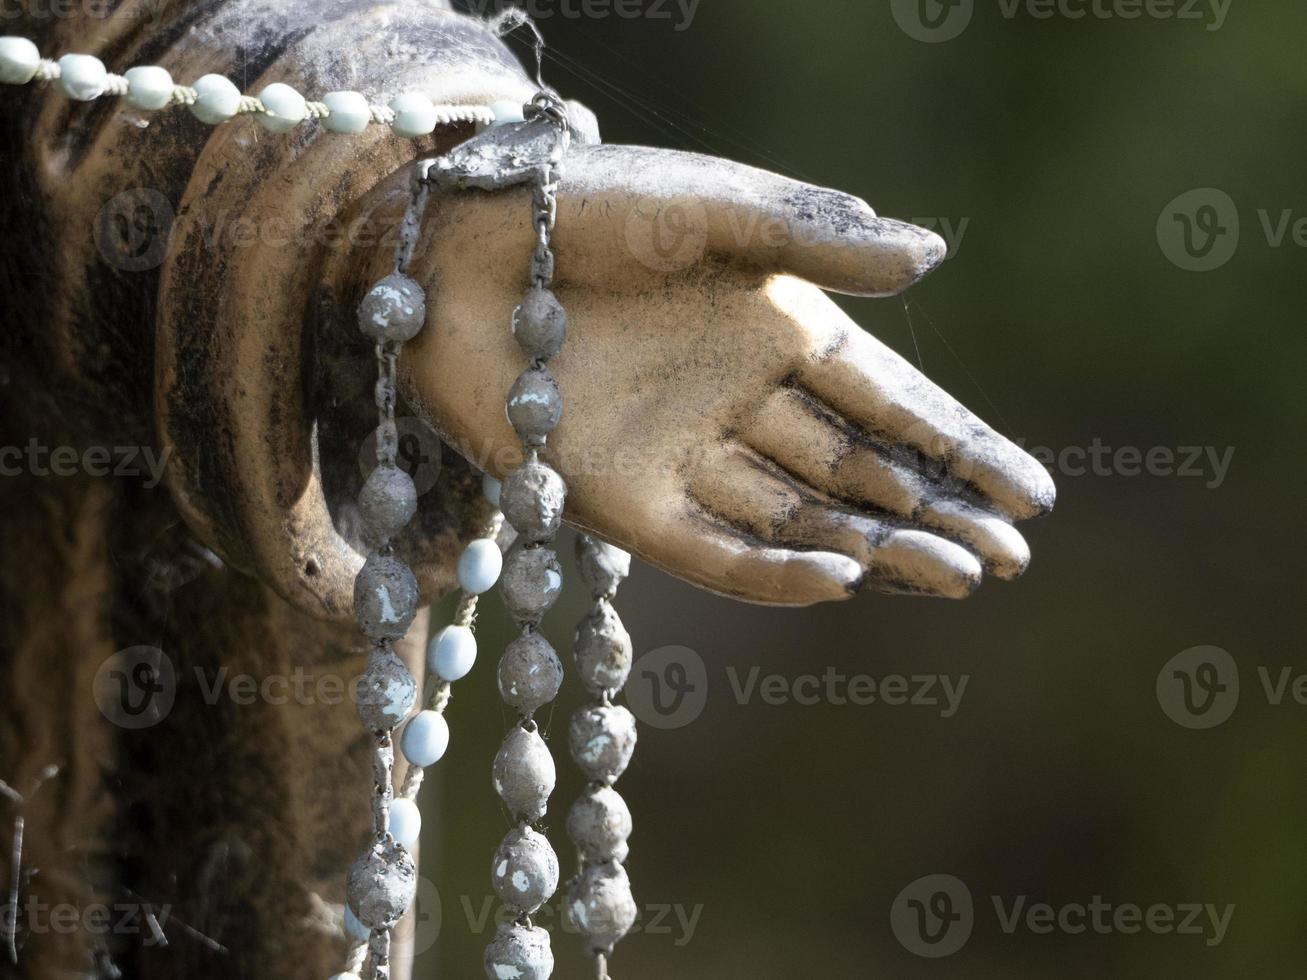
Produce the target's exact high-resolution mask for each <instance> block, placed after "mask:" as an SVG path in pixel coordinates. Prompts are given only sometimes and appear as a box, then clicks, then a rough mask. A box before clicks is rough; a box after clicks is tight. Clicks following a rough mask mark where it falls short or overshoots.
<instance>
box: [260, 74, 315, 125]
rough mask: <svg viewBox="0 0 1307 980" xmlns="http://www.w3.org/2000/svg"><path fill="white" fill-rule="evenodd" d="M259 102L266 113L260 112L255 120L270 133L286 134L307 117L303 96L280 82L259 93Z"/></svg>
mask: <svg viewBox="0 0 1307 980" xmlns="http://www.w3.org/2000/svg"><path fill="white" fill-rule="evenodd" d="M259 101H260V102H262V103H263V108H264V109H266V110H267V112H260V113H259V114H258V115H257V116H256V117H255V118H256V119H258V121H259V125H260V126H262V127H263V128H264V129H266V130H267V131H268V132H270V133H288V132H290V131H291V130H292V129H294V128H295V127H296V126H298V125H299V124H300V123H302V122H303V121H304V117H305V116H306V115H308V109H307V107H306V106H305V104H304V96H302V95H300V94H299V93H298V92H296V91H295V90H294V89H293V88H291V87H290V86H289V85H285V84H283V83H282V82H273V83H272V84H271V85H269V86H267V87H266V88H264V90H263V91H262V92H260V93H259Z"/></svg>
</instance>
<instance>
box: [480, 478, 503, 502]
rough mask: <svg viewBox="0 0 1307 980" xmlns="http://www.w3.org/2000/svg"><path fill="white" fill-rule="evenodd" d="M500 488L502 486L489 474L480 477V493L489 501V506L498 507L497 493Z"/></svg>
mask: <svg viewBox="0 0 1307 980" xmlns="http://www.w3.org/2000/svg"><path fill="white" fill-rule="evenodd" d="M502 488H503V485H502V484H501V483H500V482H499V481H498V480H496V479H495V478H494V477H493V476H491V475H490V474H489V473H487V474H486V475H485V476H483V477H481V493H482V494H484V495H485V498H486V499H487V500H488V501H490V506H492V507H498V506H499V491H500V490H501V489H502Z"/></svg>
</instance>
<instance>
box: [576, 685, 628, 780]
mask: <svg viewBox="0 0 1307 980" xmlns="http://www.w3.org/2000/svg"><path fill="white" fill-rule="evenodd" d="M635 739H636V732H635V715H633V714H631V712H629V711H627V710H626V708H624V707H622V706H621V705H592V706H590V707H587V708H582V709H581V710H580V711H578V712H577V713H576V714H574V715H573V716H572V725H571V728H570V730H569V731H568V747H569V748H570V749H571V750H572V758H573V760H575V762H576V764H577V765H578V766H579V767H580V768H581V771H582V772H584V773H585V775H586V778H587V779H589V780H590V781H591V782H595V783H603V784H604V785H612V784H613V783H614V782H616V781H617V779H618V777H619V776H621V775H622V773H624V772H625V771H626V767H627V766H628V765H629V764H630V762H631V755H632V754H633V753H634V752H635Z"/></svg>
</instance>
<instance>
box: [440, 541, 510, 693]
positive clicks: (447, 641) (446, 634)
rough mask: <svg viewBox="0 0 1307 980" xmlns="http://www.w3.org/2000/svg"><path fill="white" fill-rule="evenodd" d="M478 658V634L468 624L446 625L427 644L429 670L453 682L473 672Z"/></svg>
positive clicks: (443, 679)
mask: <svg viewBox="0 0 1307 980" xmlns="http://www.w3.org/2000/svg"><path fill="white" fill-rule="evenodd" d="M496 550H498V549H496ZM476 659H477V639H476V635H475V634H474V633H473V632H472V630H471V629H470V628H469V627H467V626H446V627H445V628H444V629H442V630H441V631H440V632H439V633H437V634H436V635H435V636H433V637H432V638H431V642H430V643H429V644H427V670H429V671H431V672H432V673H433V674H435V675H436V676H437V677H439V678H440V679H441V680H442V681H448V682H449V683H451V684H452V683H453V682H454V681H460V680H462V679H463V678H464V677H466V676H467V675H468V674H469V673H471V671H472V667H473V666H474V665H475V664H476Z"/></svg>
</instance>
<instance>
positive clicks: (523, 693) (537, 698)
mask: <svg viewBox="0 0 1307 980" xmlns="http://www.w3.org/2000/svg"><path fill="white" fill-rule="evenodd" d="M562 686H563V664H562V661H560V660H559V659H558V654H557V653H555V652H554V648H553V647H552V646H550V645H549V641H548V640H546V639H545V638H544V637H543V636H541V635H540V634H539V633H526V634H523V635H522V636H519V637H518V638H517V639H516V640H514V641H513V642H512V643H510V644H509V645H508V648H507V649H506V650H504V655H503V657H501V658H500V660H499V695H500V697H502V698H503V699H504V703H505V704H508V705H509V706H511V707H514V708H516V709H517V710H518V712H519V713H521V714H522V715H523V716H524V717H527V718H529V717H531V715H532V714H534V713H535V712H536V710H537V709H539V708H540V707H541V706H543V705H546V704H548V703H549V702H550V701H552V700H554V698H556V697H558V689H559V688H560V687H562Z"/></svg>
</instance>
